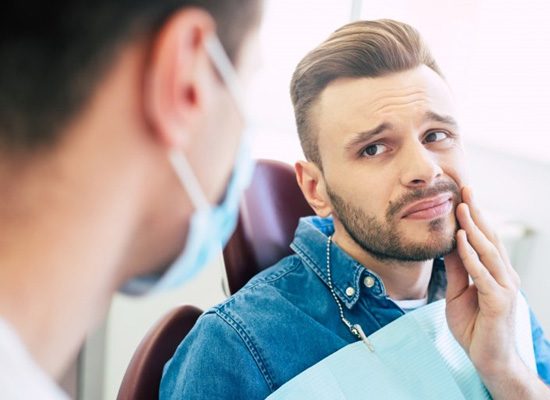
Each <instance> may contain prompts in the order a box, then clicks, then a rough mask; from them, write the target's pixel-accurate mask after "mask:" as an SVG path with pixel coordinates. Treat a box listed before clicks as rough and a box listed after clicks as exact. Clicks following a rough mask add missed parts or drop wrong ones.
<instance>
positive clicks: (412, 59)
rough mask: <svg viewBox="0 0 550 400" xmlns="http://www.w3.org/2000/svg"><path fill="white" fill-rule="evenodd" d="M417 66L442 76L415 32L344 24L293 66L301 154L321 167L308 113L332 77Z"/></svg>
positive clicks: (398, 25)
mask: <svg viewBox="0 0 550 400" xmlns="http://www.w3.org/2000/svg"><path fill="white" fill-rule="evenodd" d="M422 64H424V65H426V66H428V67H429V68H431V69H432V70H434V71H435V72H437V73H438V74H439V75H440V76H443V75H442V73H441V71H440V70H439V67H438V66H437V64H436V62H435V60H434V58H433V57H432V55H431V53H430V51H429V49H428V47H427V46H426V45H425V43H424V42H423V40H422V38H421V37H420V34H419V33H418V31H417V30H416V29H414V28H413V27H412V26H410V25H407V24H405V23H402V22H398V21H393V20H389V19H383V20H377V21H358V22H353V23H350V24H347V25H344V26H343V27H342V28H340V29H338V30H337V31H335V32H334V33H333V34H332V35H330V37H329V38H328V39H327V40H325V41H324V42H323V43H321V44H320V45H319V46H318V47H317V48H315V49H313V50H312V51H311V52H309V53H308V54H307V55H306V56H305V57H304V58H303V59H302V61H300V63H299V64H298V66H297V67H296V70H295V71H294V74H293V76H292V81H291V84H290V94H291V98H292V104H293V105H294V114H295V117H296V126H297V129H298V135H299V137H300V143H301V145H302V149H303V151H304V155H305V156H306V158H307V159H308V160H310V161H313V162H315V163H316V164H317V165H318V166H319V167H321V166H322V165H321V157H320V154H319V148H318V145H317V138H316V135H315V126H314V124H313V122H312V121H311V118H310V115H309V114H310V110H311V108H312V106H313V105H314V104H315V101H316V100H317V99H318V97H319V95H320V94H321V92H322V91H323V90H324V89H325V88H326V87H327V86H328V85H329V84H330V83H331V82H332V81H334V80H336V79H338V78H354V77H356V78H361V77H370V78H375V77H380V76H384V75H388V74H391V73H396V72H402V71H406V70H409V69H412V68H415V67H418V66H420V65H422Z"/></svg>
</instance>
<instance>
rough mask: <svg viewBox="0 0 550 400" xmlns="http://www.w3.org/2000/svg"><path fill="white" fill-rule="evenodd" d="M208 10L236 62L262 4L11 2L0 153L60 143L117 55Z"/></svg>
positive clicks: (1, 51)
mask: <svg viewBox="0 0 550 400" xmlns="http://www.w3.org/2000/svg"><path fill="white" fill-rule="evenodd" d="M187 6H195V7H200V8H203V9H205V10H206V11H208V12H209V13H210V14H211V15H212V16H213V18H214V19H215V20H216V24H217V30H218V34H219V37H220V40H221V41H222V44H223V45H224V47H225V49H226V51H227V52H228V54H229V57H230V58H231V59H232V61H235V58H236V57H237V56H238V50H239V48H240V45H241V42H242V40H243V38H244V37H245V36H246V34H247V33H248V32H249V31H250V29H251V28H252V27H253V25H254V24H256V23H257V22H258V20H259V16H260V7H261V0H179V1H178V0H95V1H84V0H52V1H40V0H36V1H24V0H7V4H6V3H5V2H4V3H2V12H1V15H0V150H1V149H4V150H5V151H10V150H11V151H15V150H18V151H27V150H33V149H36V148H38V147H40V146H43V145H51V144H54V143H55V142H56V140H57V139H58V136H59V134H60V132H61V130H62V129H63V128H64V126H65V125H67V123H68V122H69V121H70V120H71V118H72V117H74V116H75V115H76V114H77V113H78V112H79V111H80V109H81V108H82V107H83V106H84V104H85V102H86V100H87V99H88V98H89V97H90V96H91V94H92V92H93V90H94V88H95V87H96V85H97V84H98V83H99V81H100V80H101V79H102V77H103V75H104V73H105V72H106V70H107V68H108V67H109V66H110V65H111V64H112V63H113V62H114V59H115V56H116V53H117V50H118V49H120V47H121V46H122V45H124V44H125V43H127V42H129V41H131V40H135V39H136V38H138V37H140V36H143V37H147V35H152V34H154V33H155V31H156V30H158V29H159V28H160V27H161V26H162V24H163V22H164V21H165V20H166V19H167V18H168V17H169V16H170V15H172V14H173V13H174V12H175V11H177V10H178V9H180V8H182V7H187Z"/></svg>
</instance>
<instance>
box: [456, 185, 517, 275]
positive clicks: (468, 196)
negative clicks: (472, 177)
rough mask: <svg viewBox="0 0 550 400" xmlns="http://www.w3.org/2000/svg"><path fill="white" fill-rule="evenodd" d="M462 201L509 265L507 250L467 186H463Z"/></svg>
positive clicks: (477, 224)
mask: <svg viewBox="0 0 550 400" xmlns="http://www.w3.org/2000/svg"><path fill="white" fill-rule="evenodd" d="M462 201H463V202H464V203H466V204H467V205H468V208H469V210H470V214H471V217H472V220H473V221H474V223H475V224H476V226H478V227H479V229H480V230H481V231H482V232H483V234H484V235H485V236H486V237H487V239H489V240H490V241H491V243H493V245H494V246H495V247H496V248H497V249H498V251H499V252H500V256H501V257H502V259H503V260H504V262H505V264H506V265H507V266H509V267H511V263H510V260H509V258H508V252H507V251H506V249H505V248H504V245H503V244H502V242H501V241H500V239H499V237H498V235H497V234H496V233H495V231H494V230H493V229H491V227H490V226H489V224H488V223H487V221H486V220H485V218H484V217H483V215H482V214H481V212H480V210H479V208H478V207H477V205H476V204H475V202H474V197H473V192H472V189H471V188H470V187H468V186H465V187H464V188H463V189H462Z"/></svg>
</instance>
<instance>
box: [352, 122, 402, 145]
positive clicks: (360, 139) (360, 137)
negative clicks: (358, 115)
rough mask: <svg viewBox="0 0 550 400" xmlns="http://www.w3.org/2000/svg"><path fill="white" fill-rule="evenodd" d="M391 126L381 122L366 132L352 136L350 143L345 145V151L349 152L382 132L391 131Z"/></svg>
mask: <svg viewBox="0 0 550 400" xmlns="http://www.w3.org/2000/svg"><path fill="white" fill-rule="evenodd" d="M392 128H393V126H392V125H391V124H390V123H388V122H383V123H381V124H380V125H378V126H377V127H376V128H373V129H369V130H368V131H363V132H359V133H356V134H354V135H353V137H352V138H351V139H350V141H349V142H348V143H347V144H346V146H345V148H346V150H351V149H353V148H354V147H356V146H357V145H359V144H361V143H365V142H367V141H369V140H370V139H372V138H373V137H374V136H377V135H380V134H381V133H383V132H384V131H387V130H391V129H392Z"/></svg>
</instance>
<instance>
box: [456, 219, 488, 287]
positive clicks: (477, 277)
mask: <svg viewBox="0 0 550 400" xmlns="http://www.w3.org/2000/svg"><path fill="white" fill-rule="evenodd" d="M456 248H457V252H458V255H459V256H460V259H461V260H462V263H463V265H464V268H465V269H466V271H467V272H468V274H469V275H470V276H471V277H472V280H473V281H474V285H475V286H476V288H477V290H478V292H479V293H480V294H490V293H492V292H493V293H494V291H495V289H496V288H497V281H496V280H495V278H494V276H493V275H492V274H491V272H490V271H489V269H488V268H486V266H485V265H484V264H483V263H482V262H481V260H480V259H479V257H478V253H477V252H476V250H475V249H474V248H473V247H472V245H471V244H470V243H469V242H468V236H467V234H466V232H465V231H464V230H463V229H460V230H459V231H458V232H457V234H456Z"/></svg>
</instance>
